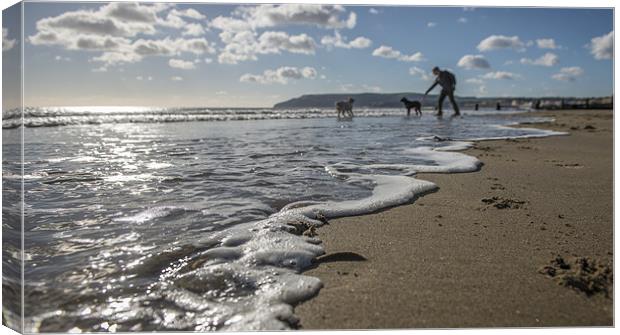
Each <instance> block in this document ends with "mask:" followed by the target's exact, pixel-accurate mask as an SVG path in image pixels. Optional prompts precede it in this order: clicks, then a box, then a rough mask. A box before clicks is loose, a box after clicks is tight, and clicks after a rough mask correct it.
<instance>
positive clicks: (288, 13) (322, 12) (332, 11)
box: [216, 4, 357, 30]
mask: <svg viewBox="0 0 620 335" xmlns="http://www.w3.org/2000/svg"><path fill="white" fill-rule="evenodd" d="M342 14H346V9H345V8H344V6H341V5H314V4H282V5H267V4H265V5H258V6H241V7H238V8H237V9H236V10H235V11H234V12H233V18H232V19H233V20H239V21H243V22H246V23H247V24H248V25H249V27H251V28H252V29H253V30H256V29H258V28H269V27H276V26H285V25H310V26H316V27H319V28H324V29H343V28H348V29H353V28H354V27H355V25H356V23H357V15H356V14H355V13H354V12H350V13H349V16H348V18H342V17H341V15H342ZM216 28H219V29H221V30H227V29H226V27H222V26H221V25H217V24H216Z"/></svg>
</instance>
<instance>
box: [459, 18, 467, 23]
mask: <svg viewBox="0 0 620 335" xmlns="http://www.w3.org/2000/svg"><path fill="white" fill-rule="evenodd" d="M456 21H457V22H458V23H467V18H466V17H459V19H458V20H456Z"/></svg>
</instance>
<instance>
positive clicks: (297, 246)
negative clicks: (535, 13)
mask: <svg viewBox="0 0 620 335" xmlns="http://www.w3.org/2000/svg"><path fill="white" fill-rule="evenodd" d="M515 112H516V111H505V112H501V113H495V112H491V111H480V112H476V113H474V112H473V111H465V112H464V116H463V117H459V118H450V117H448V116H445V117H444V118H443V119H437V118H436V117H433V116H431V115H429V113H426V114H425V115H424V116H422V117H411V118H406V117H403V114H404V113H403V111H402V110H372V109H368V110H362V111H358V113H357V115H358V117H356V118H355V119H354V120H352V121H338V120H336V119H335V118H334V117H333V111H331V110H330V111H327V110H307V111H274V110H269V109H264V110H251V109H245V110H242V109H237V110H235V109H230V110H209V109H202V110H195V109H192V110H190V109H160V110H153V109H132V110H124V109H123V108H103V109H101V108H100V109H97V108H81V109H80V108H71V109H61V108H55V109H28V110H27V111H26V113H25V123H26V125H27V126H28V127H27V128H25V130H24V138H25V144H24V178H23V181H24V189H25V208H24V210H25V215H26V218H25V227H24V230H25V241H26V245H25V254H24V261H25V263H24V271H25V272H24V275H25V278H26V282H25V285H24V295H25V315H26V329H25V331H27V332H50V331H54V332H65V331H72V332H78V331H83V332H89V331H90V332H93V331H153V330H159V331H164V330H174V331H177V330H179V331H180V330H192V331H207V330H252V329H289V328H291V327H295V325H296V323H297V321H298V320H297V318H296V317H295V315H294V311H293V306H294V305H295V304H296V303H299V302H301V301H303V300H305V299H309V298H311V297H312V296H314V295H315V294H317V292H318V291H319V290H320V288H321V285H322V284H321V282H320V280H319V279H318V278H314V277H309V276H306V275H304V273H303V270H304V269H307V268H308V267H310V266H312V264H313V262H314V261H315V259H316V258H317V257H318V256H320V255H322V254H324V249H323V246H322V245H321V241H320V239H319V237H317V236H313V235H314V234H313V229H314V227H319V226H321V225H323V224H324V223H325V222H326V220H329V219H332V218H336V217H342V216H350V215H361V214H365V213H371V212H374V211H377V210H380V209H384V208H388V207H391V206H397V205H402V204H407V203H411V202H413V201H415V199H416V198H417V197H419V196H422V195H423V194H424V193H426V192H430V191H434V190H435V189H436V187H437V186H436V185H434V184H433V183H430V182H427V181H424V180H421V179H417V178H416V173H419V172H430V173H461V172H473V171H476V170H477V169H479V168H480V166H481V162H480V161H479V160H478V159H476V158H475V157H472V156H469V155H466V154H463V153H460V152H458V151H460V150H463V149H465V148H467V147H469V146H470V145H471V143H470V142H469V141H473V140H482V139H501V138H519V137H544V136H551V135H559V134H560V133H556V132H551V131H545V130H538V129H533V128H512V127H508V126H509V125H514V124H517V123H523V122H529V123H536V122H542V121H546V119H544V118H540V117H537V116H536V114H535V113H530V114H527V115H522V114H515ZM16 115H17V114H11V113H10V112H6V113H5V115H3V127H4V128H5V129H3V141H4V145H3V146H4V150H5V154H6V155H9V156H10V155H11V154H15V153H17V152H18V150H19V143H15V142H11V141H13V140H14V139H15V137H16V136H15V134H16V133H15V132H18V131H19V128H14V127H15V125H16V123H15V122H16V120H17V119H16V117H17V116H16ZM205 121H207V122H205ZM208 121H222V122H208ZM14 165H15V163H14V162H11V161H7V160H5V161H4V162H3V183H4V184H5V185H4V187H5V189H6V188H7V186H8V187H9V188H10V187H11V186H13V187H15V188H17V187H19V183H20V180H21V178H20V176H19V175H18V174H15V173H11V171H13V170H14V169H15V168H16V166H14ZM5 195H6V196H5V199H4V202H5V204H6V203H7V201H11V200H15V197H14V196H15V194H12V193H8V194H7V193H6V192H5ZM11 196H13V198H10V197H11ZM15 217H17V216H14V217H7V218H8V219H9V221H10V220H11V219H12V218H13V219H14V218H15ZM5 221H7V220H6V219H5ZM7 224H10V223H7ZM4 254H5V256H4V258H5V259H3V262H4V263H5V266H7V267H11V266H15V265H14V264H16V263H14V262H11V258H17V257H19V256H18V254H17V253H16V252H8V253H7V252H5V253H4ZM6 313H8V312H5V317H7V318H9V319H10V318H11V315H8V314H6Z"/></svg>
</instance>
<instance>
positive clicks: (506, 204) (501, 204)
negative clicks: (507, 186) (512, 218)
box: [481, 197, 525, 209]
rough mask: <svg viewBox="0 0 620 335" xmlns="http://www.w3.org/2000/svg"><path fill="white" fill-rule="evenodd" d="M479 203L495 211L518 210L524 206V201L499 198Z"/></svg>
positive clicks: (486, 199) (483, 200)
mask: <svg viewBox="0 0 620 335" xmlns="http://www.w3.org/2000/svg"><path fill="white" fill-rule="evenodd" d="M481 201H482V202H484V203H485V204H487V205H489V206H493V207H495V208H497V209H519V208H521V207H523V205H525V201H520V200H515V199H506V198H501V197H492V198H485V199H482V200H481Z"/></svg>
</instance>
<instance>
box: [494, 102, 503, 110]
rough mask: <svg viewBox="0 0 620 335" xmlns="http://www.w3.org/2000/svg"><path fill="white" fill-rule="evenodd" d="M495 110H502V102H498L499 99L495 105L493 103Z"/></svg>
mask: <svg viewBox="0 0 620 335" xmlns="http://www.w3.org/2000/svg"><path fill="white" fill-rule="evenodd" d="M495 110H498V111H499V110H502V104H500V103H499V101H498V102H497V105H495Z"/></svg>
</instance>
